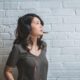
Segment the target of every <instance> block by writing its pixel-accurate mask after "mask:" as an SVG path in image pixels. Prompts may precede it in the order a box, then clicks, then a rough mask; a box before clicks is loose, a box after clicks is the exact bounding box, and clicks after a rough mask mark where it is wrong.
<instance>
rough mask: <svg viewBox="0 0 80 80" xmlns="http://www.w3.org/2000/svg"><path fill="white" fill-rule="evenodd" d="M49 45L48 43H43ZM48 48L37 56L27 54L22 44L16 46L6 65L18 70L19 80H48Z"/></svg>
mask: <svg viewBox="0 0 80 80" xmlns="http://www.w3.org/2000/svg"><path fill="white" fill-rule="evenodd" d="M43 44H44V45H47V44H46V42H43ZM46 51H47V47H44V48H43V49H42V51H41V53H40V54H39V56H36V55H34V54H32V53H30V52H27V51H26V50H24V49H23V48H22V46H21V45H20V44H14V45H13V47H12V50H11V52H10V54H9V57H8V59H7V62H6V65H7V66H11V67H15V66H17V69H18V77H17V80H47V73H48V60H47V57H46Z"/></svg>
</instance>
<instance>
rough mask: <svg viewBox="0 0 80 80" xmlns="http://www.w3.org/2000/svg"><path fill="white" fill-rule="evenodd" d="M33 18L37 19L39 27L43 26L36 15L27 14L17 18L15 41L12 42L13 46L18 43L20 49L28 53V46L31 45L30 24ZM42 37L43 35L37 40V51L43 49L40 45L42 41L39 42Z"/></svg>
mask: <svg viewBox="0 0 80 80" xmlns="http://www.w3.org/2000/svg"><path fill="white" fill-rule="evenodd" d="M34 17H37V18H38V19H39V20H40V22H41V25H42V26H44V22H43V20H42V19H41V18H40V17H39V16H38V15H37V14H34V13H28V14H25V15H23V16H21V17H19V18H18V22H17V28H16V30H15V37H16V39H15V40H14V42H13V44H19V43H20V44H21V45H22V47H23V48H24V49H27V50H28V51H29V48H28V44H31V45H32V44H33V42H32V40H31V36H30V33H31V30H32V28H31V22H32V20H33V18H34ZM42 37H43V35H41V36H40V37H39V38H37V45H38V49H41V48H44V45H43V44H42V43H43V42H44V41H43V40H41V39H42Z"/></svg>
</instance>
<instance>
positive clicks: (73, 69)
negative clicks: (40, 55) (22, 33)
mask: <svg viewBox="0 0 80 80" xmlns="http://www.w3.org/2000/svg"><path fill="white" fill-rule="evenodd" d="M29 12H34V13H36V14H38V15H40V16H41V17H42V19H43V20H44V22H45V26H44V29H45V30H46V31H48V32H49V33H48V34H47V35H44V38H43V39H45V41H46V42H47V45H48V49H47V58H48V61H49V70H48V80H80V0H0V80H5V79H4V76H3V69H4V65H5V62H6V60H7V57H8V55H9V52H10V50H11V48H12V42H13V40H14V39H15V37H14V30H15V28H16V23H17V19H18V17H19V16H21V15H24V14H26V13H29ZM14 75H16V69H14Z"/></svg>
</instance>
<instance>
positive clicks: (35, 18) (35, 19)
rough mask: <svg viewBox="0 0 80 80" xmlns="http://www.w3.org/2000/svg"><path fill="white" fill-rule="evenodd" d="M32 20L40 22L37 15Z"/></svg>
mask: <svg viewBox="0 0 80 80" xmlns="http://www.w3.org/2000/svg"><path fill="white" fill-rule="evenodd" d="M32 22H40V20H39V19H38V18H37V17H34V18H33V20H32Z"/></svg>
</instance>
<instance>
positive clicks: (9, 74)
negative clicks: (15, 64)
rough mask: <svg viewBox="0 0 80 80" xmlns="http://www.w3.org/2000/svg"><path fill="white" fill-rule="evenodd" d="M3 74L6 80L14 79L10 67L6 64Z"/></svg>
mask: <svg viewBox="0 0 80 80" xmlns="http://www.w3.org/2000/svg"><path fill="white" fill-rule="evenodd" d="M4 76H5V78H6V80H14V77H13V74H12V67H9V66H6V67H5V69H4Z"/></svg>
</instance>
